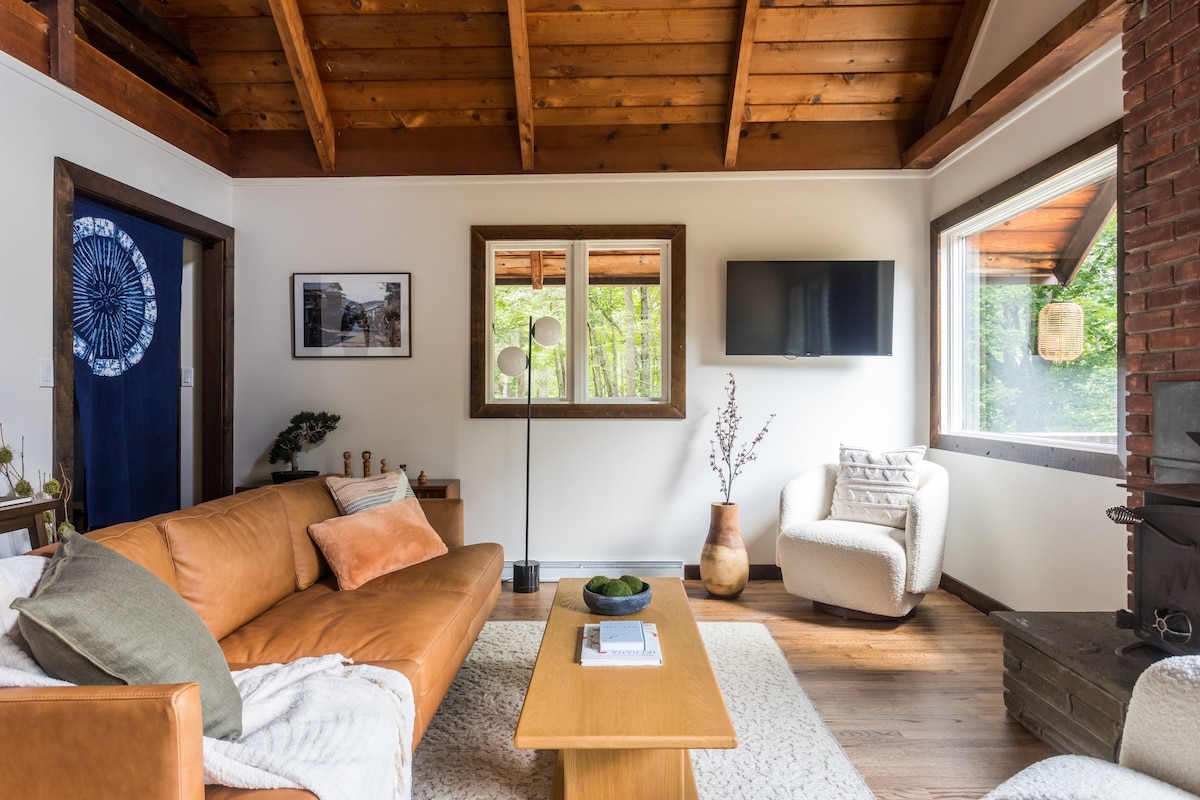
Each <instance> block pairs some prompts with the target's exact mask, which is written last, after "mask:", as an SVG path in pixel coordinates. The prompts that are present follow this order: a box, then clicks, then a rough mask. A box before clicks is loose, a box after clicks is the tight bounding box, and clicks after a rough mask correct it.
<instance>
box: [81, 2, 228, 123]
mask: <svg viewBox="0 0 1200 800" xmlns="http://www.w3.org/2000/svg"><path fill="white" fill-rule="evenodd" d="M75 13H76V14H78V15H79V19H81V20H82V21H83V22H85V23H87V24H88V25H90V26H91V27H93V28H95V29H96V30H98V31H100V33H102V34H104V36H106V37H107V38H109V39H110V40H112V42H113V43H114V44H116V45H117V46H118V47H120V48H121V49H122V50H124V51H125V52H127V53H129V55H131V56H133V57H134V58H135V59H137V60H138V61H139V62H141V63H142V64H143V65H144V66H145V67H146V68H147V69H149V70H151V71H152V72H154V73H155V74H156V75H158V76H159V77H161V78H163V79H164V80H166V81H167V83H169V84H171V85H172V86H174V87H175V88H176V89H178V90H179V91H181V92H183V93H184V94H185V95H187V96H188V97H190V98H192V100H194V101H196V103H197V105H199V106H200V107H201V108H202V109H204V110H205V111H207V112H208V113H209V114H211V115H213V116H214V117H218V116H220V115H221V112H220V111H219V110H218V108H217V101H216V100H215V99H214V98H213V96H212V94H211V93H209V91H208V90H207V89H205V88H204V86H203V85H202V84H201V83H200V81H199V80H197V78H196V76H195V75H193V74H192V73H191V72H190V71H189V70H188V69H187V68H186V67H184V66H183V65H182V64H176V63H174V62H172V61H169V60H168V59H166V58H163V57H162V56H161V55H159V54H158V52H157V51H156V50H154V49H153V48H152V47H150V46H149V45H147V44H146V43H145V42H143V41H142V40H141V39H139V38H137V37H136V36H134V35H133V34H132V33H130V32H129V31H128V30H126V29H125V27H124V26H122V25H121V24H120V23H119V22H117V21H116V20H114V19H113V18H112V17H110V16H108V14H105V13H104V12H103V11H101V10H100V9H99V8H97V7H96V6H95V5H93V4H92V2H91V0H78V3H77V5H76V9H75Z"/></svg>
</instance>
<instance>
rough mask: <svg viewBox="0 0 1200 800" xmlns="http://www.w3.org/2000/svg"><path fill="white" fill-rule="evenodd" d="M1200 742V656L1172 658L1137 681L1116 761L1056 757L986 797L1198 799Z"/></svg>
mask: <svg viewBox="0 0 1200 800" xmlns="http://www.w3.org/2000/svg"><path fill="white" fill-rule="evenodd" d="M1198 742H1200V656H1175V657H1172V658H1166V659H1163V660H1162V661H1159V662H1158V663H1157V664H1154V665H1153V666H1151V667H1150V668H1149V669H1147V670H1146V671H1145V672H1143V673H1142V674H1141V676H1140V677H1139V678H1138V681H1137V684H1136V685H1135V686H1134V687H1133V697H1132V698H1130V700H1129V710H1128V712H1127V713H1126V715H1125V729H1124V731H1123V732H1122V734H1121V752H1120V755H1119V756H1118V759H1117V763H1116V764H1111V763H1109V762H1107V761H1101V760H1100V759H1098V758H1092V757H1091V756H1054V757H1053V758H1047V759H1045V760H1044V761H1039V762H1037V763H1036V764H1033V765H1032V766H1029V767H1026V768H1025V769H1023V770H1021V771H1020V772H1018V773H1017V774H1016V775H1014V776H1013V777H1011V778H1009V779H1008V780H1007V781H1005V782H1004V783H1002V784H1000V786H998V787H997V788H996V789H994V790H993V791H992V792H990V793H988V795H987V796H986V797H985V798H984V800H1081V799H1083V798H1086V800H1197V795H1198V794H1200V748H1198V747H1197V743H1198Z"/></svg>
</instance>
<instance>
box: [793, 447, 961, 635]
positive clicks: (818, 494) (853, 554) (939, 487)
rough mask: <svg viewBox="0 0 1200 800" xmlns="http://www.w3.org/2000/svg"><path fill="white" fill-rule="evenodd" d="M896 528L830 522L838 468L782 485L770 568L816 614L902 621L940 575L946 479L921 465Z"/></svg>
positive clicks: (933, 468) (820, 469) (829, 466)
mask: <svg viewBox="0 0 1200 800" xmlns="http://www.w3.org/2000/svg"><path fill="white" fill-rule="evenodd" d="M917 468H918V469H919V470H920V476H919V478H918V482H917V489H916V492H915V493H914V494H913V495H912V502H911V505H910V506H909V510H908V515H907V518H906V519H905V524H904V527H903V528H895V527H890V526H888V525H879V524H873V523H867V522H851V521H847V520H841V519H829V518H828V517H829V514H830V508H831V506H832V504H833V490H834V485H835V483H836V481H837V471H838V465H837V464H826V465H823V466H820V467H817V468H815V469H812V470H809V471H808V472H805V473H804V474H802V475H800V476H799V477H798V478H795V479H793V480H792V481H790V482H789V483H788V484H787V485H785V486H784V487H783V491H782V492H781V493H780V499H779V536H778V538H777V540H776V543H775V563H776V564H777V565H778V566H779V568H780V570H781V571H782V573H783V585H784V588H785V589H787V591H788V592H790V593H791V594H794V595H798V596H800V597H806V598H808V599H809V600H812V601H813V607H814V608H817V609H819V610H821V611H826V612H829V613H832V614H837V615H838V616H842V617H850V618H856V619H898V618H901V617H905V616H907V615H908V614H909V613H910V612H911V611H912V610H913V609H914V608H916V607H917V604H918V603H920V602H921V599H922V598H923V597H924V596H925V594H926V593H927V592H932V591H933V590H935V589H936V588H937V587H938V583H939V582H940V581H941V578H942V553H943V550H944V545H945V541H946V515H947V507H948V505H949V496H950V480H949V477H948V476H947V474H946V470H945V469H944V468H943V467H941V466H940V465H938V464H934V463H932V462H930V461H921V462H920V463H919V464H918V465H917Z"/></svg>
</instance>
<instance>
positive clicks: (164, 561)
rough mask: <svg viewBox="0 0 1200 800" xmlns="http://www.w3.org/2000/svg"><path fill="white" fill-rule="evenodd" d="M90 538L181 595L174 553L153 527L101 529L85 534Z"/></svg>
mask: <svg viewBox="0 0 1200 800" xmlns="http://www.w3.org/2000/svg"><path fill="white" fill-rule="evenodd" d="M86 536H87V538H89V539H91V540H93V541H96V542H100V543H101V544H103V545H105V546H106V547H109V548H111V549H113V550H116V551H117V552H118V553H120V554H121V555H123V556H125V557H126V558H128V559H129V560H130V561H132V562H134V563H135V564H140V565H141V566H143V567H145V568H146V569H148V570H150V573H151V574H152V575H154V577H156V578H158V579H159V580H160V581H162V582H163V583H165V584H166V585H167V586H170V587H171V588H172V589H174V590H175V591H176V592H178V591H179V580H178V579H177V578H176V576H175V564H174V562H172V561H171V552H170V551H169V550H167V543H166V542H165V541H163V537H162V533H161V532H160V531H159V530H158V528H157V527H156V526H155V525H154V523H152V522H149V521H146V520H143V521H141V522H127V523H123V524H121V525H113V526H111V527H108V528H101V529H100V530H98V531H94V532H92V533H89V534H86Z"/></svg>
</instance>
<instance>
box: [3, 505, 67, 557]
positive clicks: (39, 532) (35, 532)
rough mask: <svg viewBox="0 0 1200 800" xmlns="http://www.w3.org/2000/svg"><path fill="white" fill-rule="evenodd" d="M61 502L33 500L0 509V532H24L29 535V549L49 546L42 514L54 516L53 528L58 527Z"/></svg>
mask: <svg viewBox="0 0 1200 800" xmlns="http://www.w3.org/2000/svg"><path fill="white" fill-rule="evenodd" d="M60 505H61V502H60V501H59V500H58V499H57V498H55V499H50V500H34V501H32V502H29V503H21V504H20V505H16V506H7V507H6V508H0V531H3V532H5V533H8V532H11V531H19V530H25V531H28V533H29V549H30V550H36V549H37V548H39V547H42V546H44V545H47V544H49V542H47V541H46V529H45V527H43V521H42V512H44V511H49V512H51V513H52V514H54V526H55V527H58V523H59V519H58V517H59V508H60Z"/></svg>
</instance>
